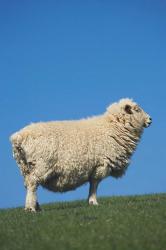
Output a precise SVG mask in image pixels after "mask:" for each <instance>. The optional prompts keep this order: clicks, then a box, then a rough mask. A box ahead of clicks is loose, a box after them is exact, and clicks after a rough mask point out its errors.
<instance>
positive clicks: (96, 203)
mask: <svg viewBox="0 0 166 250" xmlns="http://www.w3.org/2000/svg"><path fill="white" fill-rule="evenodd" d="M88 203H89V205H90V206H98V205H99V203H98V202H97V201H96V200H89V201H88Z"/></svg>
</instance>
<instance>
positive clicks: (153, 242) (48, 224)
mask: <svg viewBox="0 0 166 250" xmlns="http://www.w3.org/2000/svg"><path fill="white" fill-rule="evenodd" d="M99 202H100V205H99V206H98V207H89V206H88V205H87V203H86V202H85V201H76V202H65V203H55V204H47V205H43V206H42V208H43V211H42V212H40V213H38V214H30V213H25V212H24V211H23V209H22V208H15V209H6V210H0V249H1V250H10V249H11V250H16V249H20V250H26V249H27V250H40V249H41V250H42V249H43V250H49V249H57V250H61V249H67V250H70V249H72V250H74V249H82V250H84V249H87V250H88V249H95V250H98V249H100V250H102V249H104V250H106V249H109V250H111V249H114V250H116V249H126V250H130V249H131V250H137V249H139V250H144V249H147V250H151V249H154V250H158V249H161V250H163V249H165V247H166V194H156V195H145V196H128V197H112V198H101V199H99Z"/></svg>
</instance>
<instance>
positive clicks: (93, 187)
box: [88, 179, 99, 205]
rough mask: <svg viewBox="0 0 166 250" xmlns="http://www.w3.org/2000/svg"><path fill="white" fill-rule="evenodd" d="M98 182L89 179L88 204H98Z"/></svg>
mask: <svg viewBox="0 0 166 250" xmlns="http://www.w3.org/2000/svg"><path fill="white" fill-rule="evenodd" d="M98 184H99V181H98V180H95V179H92V180H90V187H89V196H88V203H89V205H98V202H97V197H96V193H97V187H98Z"/></svg>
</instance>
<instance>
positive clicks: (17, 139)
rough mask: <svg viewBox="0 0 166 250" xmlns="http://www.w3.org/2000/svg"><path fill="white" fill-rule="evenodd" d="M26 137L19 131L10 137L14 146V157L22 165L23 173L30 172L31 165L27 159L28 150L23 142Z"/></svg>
mask: <svg viewBox="0 0 166 250" xmlns="http://www.w3.org/2000/svg"><path fill="white" fill-rule="evenodd" d="M23 140H24V138H23V136H21V134H20V133H19V132H16V133H14V134H13V135H11V137H10V141H11V143H12V148H13V157H14V159H15V160H16V162H17V164H18V165H19V167H20V170H21V173H22V174H23V175H26V174H29V171H30V169H29V167H28V163H27V159H26V152H25V150H24V148H23V145H22V142H23Z"/></svg>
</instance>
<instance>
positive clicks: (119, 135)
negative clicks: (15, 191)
mask: <svg viewBox="0 0 166 250" xmlns="http://www.w3.org/2000/svg"><path fill="white" fill-rule="evenodd" d="M151 122H152V119H151V117H150V116H149V115H148V114H147V113H145V112H144V111H143V109H142V108H140V107H139V106H138V105H137V104H136V103H135V102H134V101H133V100H132V99H129V98H125V99H121V100H120V101H119V102H117V103H113V104H112V105H110V106H109V107H108V108H107V110H106V111H105V113H104V114H102V115H98V116H93V117H90V118H87V119H81V120H74V121H73V120H72V121H51V122H39V123H32V124H30V125H28V126H26V127H25V128H23V129H21V130H20V131H18V132H16V133H14V134H13V135H11V137H10V140H11V143H12V148H13V156H14V158H15V160H16V162H17V164H18V166H19V168H20V171H21V174H22V175H23V177H24V184H25V187H26V189H27V194H26V201H25V210H27V211H33V212H36V211H40V206H39V203H38V201H37V195H36V191H37V187H38V186H39V185H41V186H42V187H44V188H46V189H48V190H51V191H53V192H66V191H68V190H74V189H76V188H77V187H79V186H81V185H83V184H84V183H87V182H89V183H90V187H89V196H88V203H89V204H90V205H98V202H97V198H96V193H97V187H98V184H99V183H100V182H101V180H102V179H104V178H106V177H108V176H112V177H115V178H118V177H121V176H123V175H124V173H125V172H126V170H127V167H128V165H129V163H130V158H131V156H132V154H133V152H134V151H135V149H136V146H137V144H138V142H139V140H140V138H141V135H142V133H143V130H144V128H146V127H148V126H149V125H150V124H151Z"/></svg>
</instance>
